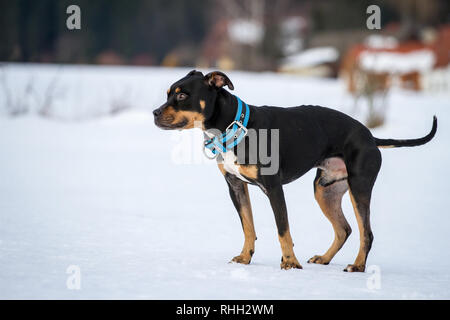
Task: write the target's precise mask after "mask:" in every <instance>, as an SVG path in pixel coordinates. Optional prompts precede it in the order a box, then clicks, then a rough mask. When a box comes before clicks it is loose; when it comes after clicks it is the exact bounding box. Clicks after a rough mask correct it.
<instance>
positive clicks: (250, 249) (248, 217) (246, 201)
mask: <svg viewBox="0 0 450 320" xmlns="http://www.w3.org/2000/svg"><path fill="white" fill-rule="evenodd" d="M225 180H226V181H227V184H228V187H229V191H230V196H231V200H232V201H233V204H234V206H235V207H236V210H237V212H238V213H239V218H240V219H241V224H242V229H243V231H244V238H245V240H244V247H243V248H242V251H241V254H240V255H238V256H236V257H234V258H233V259H232V260H231V262H237V263H243V264H249V263H250V261H251V259H252V256H253V253H254V252H255V240H256V233H255V227H254V225H253V214H252V206H251V204H250V197H249V194H248V185H247V183H246V182H244V181H242V180H240V179H239V178H237V177H236V176H233V175H231V174H229V173H226V174H225Z"/></svg>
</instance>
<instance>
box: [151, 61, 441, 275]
mask: <svg viewBox="0 0 450 320" xmlns="http://www.w3.org/2000/svg"><path fill="white" fill-rule="evenodd" d="M225 86H227V87H228V88H229V89H230V90H233V89H234V86H233V84H232V82H231V81H230V79H229V77H228V76H227V75H226V74H225V73H223V72H220V71H214V72H210V73H208V74H206V75H204V74H203V73H201V72H199V71H196V70H193V71H191V72H189V73H188V74H187V75H186V76H185V77H183V78H182V79H180V80H178V81H176V82H175V83H174V84H172V85H171V87H170V88H169V89H168V90H167V101H166V102H165V103H164V104H163V105H162V106H161V107H159V108H157V109H155V110H154V111H153V115H154V121H155V124H156V125H157V126H158V127H159V128H161V129H166V130H170V129H180V130H181V129H190V128H194V127H195V126H196V124H199V126H200V127H201V129H202V130H203V131H204V132H205V133H209V135H207V136H206V141H205V148H207V149H209V150H207V152H208V153H209V155H210V156H214V157H216V159H217V162H218V167H219V169H220V171H221V173H222V174H223V176H224V177H225V180H226V183H227V184H228V189H229V193H230V196H231V200H232V202H233V204H234V206H235V207H236V210H237V212H238V214H239V217H240V220H241V224H242V228H243V231H244V238H245V240H244V245H243V249H242V251H241V253H240V254H239V255H238V256H236V257H234V258H233V259H232V261H231V262H237V263H242V264H249V263H250V261H251V259H252V256H253V254H254V252H255V240H256V233H255V228H254V225H253V216H252V208H251V204H250V199H249V193H248V184H252V185H256V186H258V187H260V188H261V189H262V191H263V192H264V193H265V194H266V195H267V197H268V198H269V200H270V205H271V207H272V210H273V212H274V215H275V222H276V226H277V231H278V238H279V241H280V245H281V251H282V257H281V264H280V267H281V268H282V269H291V268H297V269H301V268H302V266H301V265H300V263H299V262H298V260H297V258H296V256H295V254H294V250H293V246H294V244H293V242H292V237H291V234H290V232H289V222H288V214H287V209H286V203H285V198H284V193H283V185H284V184H286V183H289V182H292V181H294V180H296V179H297V178H299V177H301V176H302V175H303V174H305V173H306V172H308V171H309V170H310V169H313V168H317V173H316V177H315V179H314V196H315V199H316V201H317V202H318V204H319V206H320V208H321V210H322V211H323V214H324V215H325V216H326V217H327V218H328V220H329V221H330V222H331V224H332V226H333V229H334V233H335V238H334V241H333V243H332V244H331V247H330V248H329V249H328V251H326V252H325V253H324V254H323V255H315V256H313V257H312V258H311V259H309V260H308V263H317V264H324V265H326V264H329V262H330V261H331V260H332V259H333V257H334V256H335V255H336V253H337V252H338V251H339V250H340V249H341V247H342V246H343V245H344V243H345V241H346V240H347V238H348V237H349V236H350V234H351V232H352V229H351V228H350V225H349V224H348V222H347V220H346V219H345V217H344V215H343V212H342V208H341V201H342V196H343V195H344V194H345V193H346V192H347V191H349V194H350V199H351V202H352V205H353V209H354V212H355V215H356V219H357V222H358V229H359V234H360V247H359V252H358V254H357V257H356V259H355V261H354V262H353V264H349V265H348V266H347V267H346V268H345V269H344V271H347V272H364V271H365V267H366V261H367V256H368V254H369V251H370V248H371V246H372V242H373V239H374V237H373V233H372V230H371V227H370V200H371V194H372V188H373V186H374V183H375V180H376V178H377V175H378V172H379V170H380V166H381V152H380V151H379V148H397V147H413V146H419V145H423V144H425V143H427V142H429V141H430V140H431V139H432V138H433V137H434V135H435V134H436V130H437V118H436V116H434V118H433V125H432V129H431V131H430V132H429V133H428V135H426V136H424V137H422V138H418V139H408V140H395V139H378V138H375V137H373V136H372V134H371V133H370V131H369V129H367V127H365V126H364V125H363V124H361V123H360V122H358V121H357V120H355V119H353V118H351V117H350V116H348V115H346V114H344V113H342V112H339V111H336V110H333V109H329V108H325V107H320V106H311V105H304V106H297V107H289V108H282V107H270V106H259V107H256V106H253V105H247V104H245V103H243V102H242V101H241V100H240V98H238V97H236V96H234V95H232V94H231V93H230V92H229V91H228V90H226V89H225V88H224V87H225ZM250 129H253V130H254V132H256V133H255V134H256V137H257V138H261V139H262V138H264V137H263V135H262V133H261V132H262V129H266V130H269V131H275V130H277V131H278V136H275V137H276V138H277V139H274V137H273V136H271V137H270V138H268V139H265V140H264V139H262V140H263V141H264V143H263V144H262V145H261V140H260V143H259V144H258V148H261V146H263V147H264V144H266V145H265V147H266V149H267V147H268V148H269V149H271V146H273V145H274V144H278V150H276V151H277V154H276V156H278V161H279V167H278V168H277V170H276V172H274V173H271V174H263V170H264V169H267V161H265V162H264V161H262V160H263V159H262V157H261V156H260V155H259V154H258V155H257V156H256V161H253V162H251V161H249V159H250V156H251V152H247V153H245V155H244V156H243V157H242V156H241V157H240V158H238V150H237V149H239V147H242V148H243V150H246V151H248V150H250V149H251V148H252V146H251V141H250V140H251V139H250V137H249V136H246V135H245V134H246V132H247V131H248V130H250ZM211 130H215V131H216V133H215V134H211ZM230 132H231V134H232V135H233V136H232V137H231V138H230V139H228V141H226V140H227V138H228V137H229V136H230V134H229V133H230ZM220 133H222V134H220ZM242 136H243V138H242ZM267 136H268V135H267V134H266V135H265V137H267ZM229 145H231V147H229ZM211 152H212V153H211ZM271 156H274V155H271ZM238 160H239V161H238Z"/></svg>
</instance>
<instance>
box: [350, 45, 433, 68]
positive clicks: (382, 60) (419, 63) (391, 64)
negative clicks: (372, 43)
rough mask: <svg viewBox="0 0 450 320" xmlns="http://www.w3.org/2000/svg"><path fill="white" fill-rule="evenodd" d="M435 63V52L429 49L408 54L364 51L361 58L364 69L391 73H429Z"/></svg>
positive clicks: (360, 61)
mask: <svg viewBox="0 0 450 320" xmlns="http://www.w3.org/2000/svg"><path fill="white" fill-rule="evenodd" d="M435 61H436V58H435V56H434V53H433V51H431V50H428V49H423V50H415V51H412V52H407V53H400V52H387V51H386V52H372V51H364V52H362V53H361V54H360V56H359V63H360V65H361V67H362V68H363V69H365V70H370V71H375V72H389V73H409V72H427V71H430V70H431V69H432V68H433V65H434V63H435Z"/></svg>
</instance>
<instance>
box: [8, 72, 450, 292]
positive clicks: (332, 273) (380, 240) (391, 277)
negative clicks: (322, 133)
mask: <svg viewBox="0 0 450 320" xmlns="http://www.w3.org/2000/svg"><path fill="white" fill-rule="evenodd" d="M8 68H9V70H8V74H9V75H10V76H12V78H8V80H9V81H10V82H9V83H10V86H11V88H12V89H14V90H12V92H21V88H23V82H22V80H21V79H25V78H26V77H27V75H28V74H33V75H35V79H36V81H38V83H37V84H36V86H40V85H42V86H44V85H45V83H48V82H49V81H51V78H52V74H54V72H55V71H56V70H57V68H58V67H55V66H45V65H44V66H37V65H9V66H8ZM62 70H63V72H62V73H61V77H60V79H59V81H58V82H59V83H61V84H64V86H65V87H66V88H67V90H68V91H67V92H66V93H65V95H62V96H60V97H59V98H58V99H57V103H55V106H54V108H53V109H52V110H53V112H55V113H56V114H58V115H61V116H62V115H64V117H65V119H66V121H59V120H53V119H48V118H42V117H39V116H37V115H35V114H34V113H32V114H28V115H25V116H22V117H16V118H7V117H6V116H1V117H0V150H1V158H0V159H1V160H0V298H2V299H13V298H21V299H50V298H57V299H94V298H95V299H107V298H112V299H325V298H327V299H328V298H329V299H449V298H450V271H449V270H450V257H449V251H448V247H449V242H450V241H449V240H450V235H449V232H448V230H449V225H450V215H449V210H448V187H447V185H448V177H449V176H450V168H449V166H448V164H449V163H450V152H449V148H448V141H449V139H450V108H449V101H450V100H449V93H448V92H444V93H441V94H434V95H431V94H429V93H411V92H406V91H401V90H394V91H393V92H392V93H391V95H390V97H389V104H390V108H389V111H388V119H387V123H386V125H385V126H384V127H382V128H380V129H376V130H373V132H374V134H375V135H376V136H377V137H380V138H387V137H395V138H414V137H419V136H422V135H424V134H426V133H427V132H428V131H429V129H430V127H431V121H432V115H433V114H436V115H437V116H438V120H439V128H438V132H437V136H436V137H435V139H434V140H433V141H432V142H431V143H429V144H427V145H425V146H422V147H417V148H403V149H385V150H382V154H383V165H382V169H381V172H380V174H379V177H378V180H377V183H376V184H375V188H374V191H373V197H372V218H371V221H372V228H373V231H374V236H375V240H374V244H373V247H372V251H371V253H370V255H369V259H368V265H369V266H378V268H379V270H380V274H372V273H370V272H367V273H345V272H343V271H342V270H343V269H344V267H345V266H346V265H347V264H349V263H352V262H353V261H354V258H355V256H356V254H357V250H358V246H359V238H358V228H357V224H356V219H355V216H354V214H353V211H352V208H351V204H350V200H349V197H348V195H345V197H344V200H343V210H344V213H345V215H346V217H347V219H348V221H349V223H350V224H351V226H352V229H353V234H352V235H351V236H350V238H349V240H348V241H347V243H346V244H345V245H344V247H343V248H342V249H341V251H340V252H339V253H338V254H337V255H336V257H335V258H334V260H333V261H332V262H331V264H330V265H328V266H323V265H315V264H313V265H311V264H307V263H306V261H307V260H308V259H309V258H310V257H312V256H313V255H315V254H322V253H323V252H325V251H326V249H328V247H329V245H330V244H331V242H332V240H333V231H332V228H331V225H330V224H329V222H328V221H327V220H326V218H325V217H324V216H323V214H322V213H321V211H320V209H319V207H318V205H317V204H316V202H315V200H314V196H313V190H312V181H313V178H314V174H315V172H314V171H313V170H312V171H311V172H308V173H307V174H306V175H304V176H303V177H301V178H300V179H299V180H297V181H295V182H293V183H291V184H288V185H286V186H285V193H286V199H287V206H288V210H289V219H290V226H291V233H292V237H293V240H294V242H295V248H294V250H295V252H296V255H297V258H298V259H299V261H300V263H301V264H302V266H303V268H304V269H303V270H288V271H285V270H280V267H279V264H280V257H281V251H280V247H279V243H278V238H277V233H276V228H275V221H274V218H273V213H272V212H271V209H270V205H269V202H268V200H267V198H266V197H265V195H264V194H263V193H262V192H261V191H260V190H259V189H258V188H256V187H250V188H249V189H250V196H251V199H252V206H253V211H254V219H255V227H256V233H257V236H258V240H257V241H256V252H255V254H254V256H253V260H252V263H251V264H250V265H239V264H229V263H228V261H230V260H231V258H232V257H233V256H235V255H237V254H239V252H240V250H241V248H242V244H243V234H242V230H241V225H240V222H239V218H238V215H237V213H236V212H235V209H234V207H233V205H232V202H231V200H230V199H229V196H228V191H227V187H226V184H225V181H224V179H223V177H222V176H221V174H220V172H219V170H218V169H217V167H216V165H215V164H214V162H213V161H208V160H206V159H204V157H203V155H202V152H201V150H200V146H201V142H202V138H201V132H200V131H196V130H191V131H183V132H178V131H175V132H169V131H163V130H159V129H158V128H156V127H155V126H154V124H153V119H152V115H151V114H150V111H151V110H152V109H153V108H155V107H157V106H159V105H160V104H161V103H163V101H164V97H165V92H166V89H167V88H168V87H169V85H170V84H171V82H173V81H175V80H177V79H178V78H180V77H182V76H184V75H185V74H186V73H187V72H188V71H189V70H187V69H162V68H123V67H115V68H111V67H108V68H106V67H87V66H84V67H77V66H72V67H67V66H64V67H63V69H62ZM203 71H205V70H203ZM229 76H230V78H231V79H232V81H233V83H234V85H235V88H236V90H235V94H237V95H238V96H240V97H241V98H242V99H243V100H244V101H246V102H247V103H251V104H257V105H260V104H272V105H283V106H290V105H299V104H319V105H324V106H328V107H333V108H337V109H339V110H342V111H344V112H348V110H350V109H351V106H352V100H351V98H350V97H349V96H348V95H347V94H345V93H344V89H343V88H344V84H343V83H341V82H339V81H335V80H324V79H313V78H302V77H295V76H290V75H277V74H272V73H262V74H255V73H244V72H230V73H229ZM81 79H82V80H81ZM120 85H128V87H129V88H131V89H130V90H132V92H133V94H131V95H130V97H129V99H128V100H127V103H129V104H130V105H131V106H132V107H133V109H131V110H129V111H127V112H124V113H121V114H118V115H115V116H110V117H106V116H103V117H98V118H92V119H90V120H86V121H68V119H71V117H73V118H76V119H78V116H79V115H80V114H83V116H85V115H86V116H87V115H97V114H102V110H104V109H105V108H106V106H105V105H101V104H106V103H109V101H110V100H109V99H110V97H108V95H107V94H105V93H104V92H108V91H111V92H113V93H114V92H115V91H116V90H114V88H120ZM77 88H82V89H80V90H79V91H78V89H77ZM102 88H104V89H102ZM36 90H37V89H36ZM37 91H38V90H37ZM287 92H289V93H292V94H286V93H287ZM0 96H1V95H0ZM73 99H74V100H75V101H73ZM35 101H38V100H35ZM95 101H97V102H98V103H99V104H100V105H97V104H95V103H94V102H95ZM2 107H3V106H2V105H1V104H0V109H2ZM80 110H84V111H83V112H80ZM357 117H361V114H358V115H357ZM180 157H184V158H183V159H184V161H180ZM186 159H187V160H190V161H186ZM71 266H72V267H71ZM73 266H75V268H74V267H73ZM76 267H78V268H79V270H80V272H81V277H80V280H81V282H80V284H81V288H80V290H71V289H69V288H73V287H71V286H70V285H69V286H67V283H68V281H69V280H70V277H71V274H68V273H66V271H67V270H68V269H69V270H71V269H72V270H76ZM372 268H374V270H376V269H377V267H372ZM378 276H379V279H380V281H381V282H379V285H380V288H379V289H377V288H378V286H375V288H374V287H373V286H371V285H370V284H371V283H373V279H376V278H377V277H378ZM374 277H375V278H374ZM69 282H70V281H69ZM368 283H369V285H368ZM371 288H372V289H371Z"/></svg>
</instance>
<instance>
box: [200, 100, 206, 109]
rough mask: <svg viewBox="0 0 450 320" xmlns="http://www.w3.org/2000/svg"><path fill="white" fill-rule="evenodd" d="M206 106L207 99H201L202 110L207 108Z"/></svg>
mask: <svg viewBox="0 0 450 320" xmlns="http://www.w3.org/2000/svg"><path fill="white" fill-rule="evenodd" d="M205 106H206V103H205V100H200V108H202V110H205Z"/></svg>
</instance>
